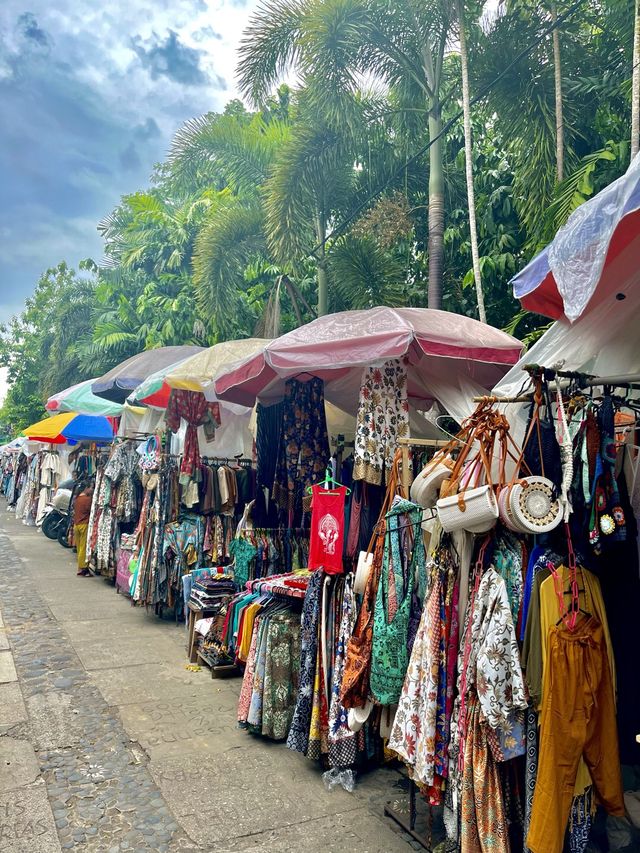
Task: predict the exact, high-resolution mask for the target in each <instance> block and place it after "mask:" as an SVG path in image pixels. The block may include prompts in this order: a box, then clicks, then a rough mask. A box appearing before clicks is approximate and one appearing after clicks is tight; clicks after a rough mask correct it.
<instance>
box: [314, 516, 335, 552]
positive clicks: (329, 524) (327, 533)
mask: <svg viewBox="0 0 640 853" xmlns="http://www.w3.org/2000/svg"><path fill="white" fill-rule="evenodd" d="M339 534H340V528H339V526H338V521H337V519H336V518H335V516H333V515H331V513H330V512H328V513H327V514H326V515H325V516H323V517H322V518H321V519H320V524H319V525H318V535H319V536H320V539H321V540H322V545H323V550H324V553H325V554H335V553H336V542H337V540H338V536H339Z"/></svg>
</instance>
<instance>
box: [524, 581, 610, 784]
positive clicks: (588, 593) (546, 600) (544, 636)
mask: <svg viewBox="0 0 640 853" xmlns="http://www.w3.org/2000/svg"><path fill="white" fill-rule="evenodd" d="M558 573H559V575H560V577H562V588H563V589H564V590H565V591H566V590H567V589H568V585H569V569H568V568H567V567H566V566H558ZM577 580H578V587H579V589H581V590H584V592H580V607H581V608H582V609H583V610H586V611H587V612H589V613H591V614H592V615H593V616H595V617H596V619H598V621H599V622H600V623H601V625H602V629H603V632H604V638H605V643H606V647H607V656H608V658H609V668H610V670H611V681H612V684H613V689H614V694H615V690H616V665H615V660H614V657H613V648H612V646H611V636H610V634H609V625H608V623H607V613H606V610H605V607H604V601H603V598H602V590H601V589H600V581H599V580H598V578H597V577H596V576H595V575H593V574H592V573H591V572H589V571H587V570H586V569H582V568H579V569H578V577H577ZM565 602H566V604H567V606H568V605H569V604H570V598H569V596H565ZM559 618H560V614H559V612H558V596H557V595H556V589H555V586H554V582H553V577H548V578H547V579H546V580H545V581H543V582H542V585H541V587H540V640H541V643H542V683H543V684H544V679H545V671H546V666H547V656H548V653H549V642H548V640H549V631H550V630H551V629H552V628H554V627H555V625H556V623H557V621H558V619H559ZM579 618H582V614H581V615H580V617H579ZM541 707H542V702H541V703H540V706H539V708H538V710H540V709H541ZM589 785H591V776H590V775H589V771H588V770H587V765H586V764H585V762H584V759H583V758H581V759H580V765H579V767H578V774H577V776H576V785H575V788H574V795H578V794H583V793H584V791H585V790H586V789H587V788H588V787H589Z"/></svg>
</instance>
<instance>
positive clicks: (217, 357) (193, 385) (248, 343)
mask: <svg viewBox="0 0 640 853" xmlns="http://www.w3.org/2000/svg"><path fill="white" fill-rule="evenodd" d="M269 340H270V339H269V338H244V339H243V340H241V341H223V342H222V343H220V344H215V345H214V346H212V347H209V348H208V349H206V350H204V351H203V352H199V353H196V355H193V356H191V357H190V358H187V359H185V360H184V361H181V362H180V364H178V365H176V367H174V368H172V369H171V370H170V371H169V372H168V373H167V374H166V376H165V382H166V383H167V385H168V386H169V387H170V388H181V389H183V390H185V391H200V392H201V393H204V392H205V391H206V390H207V388H208V386H210V385H211V383H212V382H213V380H214V379H215V378H216V376H217V375H218V374H219V373H220V372H221V371H222V370H226V369H227V368H229V367H230V366H231V365H233V364H234V363H235V362H236V361H244V359H245V358H250V357H251V356H253V355H256V354H257V353H258V352H260V351H261V350H263V349H264V348H265V346H266V345H267V344H268V343H269Z"/></svg>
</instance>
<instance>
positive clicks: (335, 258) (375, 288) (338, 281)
mask: <svg viewBox="0 0 640 853" xmlns="http://www.w3.org/2000/svg"><path fill="white" fill-rule="evenodd" d="M329 272H330V275H331V285H332V292H333V294H334V299H335V305H334V308H335V309H337V310H339V309H340V308H342V307H348V308H373V307H375V306H376V305H389V306H391V307H394V306H401V305H405V304H406V298H405V294H404V288H403V283H404V278H405V269H404V265H403V263H402V262H401V261H400V260H399V259H398V258H396V257H394V256H393V255H392V254H391V253H387V252H384V251H383V250H382V249H380V247H379V246H378V245H377V243H376V242H375V241H374V240H373V239H371V238H370V237H355V236H351V235H350V236H347V237H344V238H342V239H341V240H339V241H338V242H337V243H336V245H335V246H332V248H331V251H330V253H329Z"/></svg>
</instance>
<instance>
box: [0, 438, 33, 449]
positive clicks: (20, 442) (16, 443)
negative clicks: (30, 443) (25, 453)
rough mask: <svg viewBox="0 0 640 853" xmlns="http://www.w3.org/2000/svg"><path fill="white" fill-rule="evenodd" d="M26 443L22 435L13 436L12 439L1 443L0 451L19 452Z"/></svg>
mask: <svg viewBox="0 0 640 853" xmlns="http://www.w3.org/2000/svg"><path fill="white" fill-rule="evenodd" d="M26 444H27V439H26V438H24V437H23V436H18V438H14V439H13V441H10V442H8V443H7V444H3V445H2V447H0V453H20V451H21V450H23V449H24V447H25V445H26Z"/></svg>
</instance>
